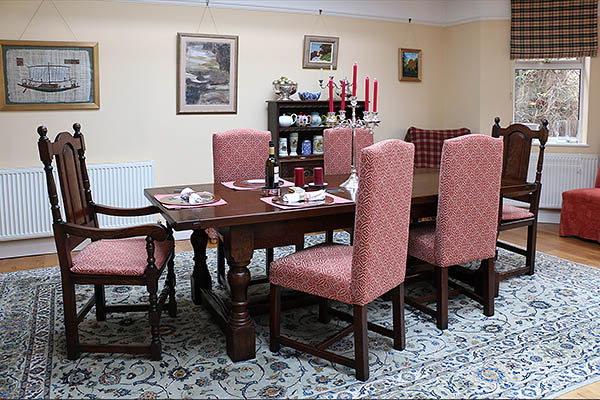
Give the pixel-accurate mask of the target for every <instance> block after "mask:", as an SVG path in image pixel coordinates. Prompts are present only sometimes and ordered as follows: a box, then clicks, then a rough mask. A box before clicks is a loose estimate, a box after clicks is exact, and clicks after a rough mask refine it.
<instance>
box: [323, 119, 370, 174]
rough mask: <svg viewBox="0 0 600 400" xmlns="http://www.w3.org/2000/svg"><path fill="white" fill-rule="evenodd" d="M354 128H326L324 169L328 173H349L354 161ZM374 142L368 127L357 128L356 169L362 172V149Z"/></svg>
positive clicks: (324, 133)
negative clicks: (352, 146) (352, 144)
mask: <svg viewBox="0 0 600 400" xmlns="http://www.w3.org/2000/svg"><path fill="white" fill-rule="evenodd" d="M351 143H352V129H351V128H342V129H325V130H324V131H323V146H324V147H323V148H324V151H325V152H324V153H323V170H324V172H325V173H326V174H327V175H338V174H349V173H350V165H351V163H352V148H351ZM372 144H373V135H372V134H371V133H369V130H368V129H357V130H356V143H354V150H355V152H356V170H357V171H358V172H359V173H360V151H361V150H362V149H363V148H365V147H367V146H370V145H372Z"/></svg>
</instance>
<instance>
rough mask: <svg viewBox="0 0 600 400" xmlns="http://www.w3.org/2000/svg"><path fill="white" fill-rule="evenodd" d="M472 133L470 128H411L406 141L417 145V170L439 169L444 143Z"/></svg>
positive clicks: (407, 132) (405, 138)
mask: <svg viewBox="0 0 600 400" xmlns="http://www.w3.org/2000/svg"><path fill="white" fill-rule="evenodd" d="M470 133H471V131H470V130H469V129H468V128H460V129H421V128H415V127H414V126H411V127H410V128H408V130H407V131H406V136H404V140H405V141H406V142H409V143H413V144H414V145H415V168H439V167H440V159H441V156H442V146H443V144H444V141H445V140H446V139H452V138H455V137H459V136H463V135H468V134H470Z"/></svg>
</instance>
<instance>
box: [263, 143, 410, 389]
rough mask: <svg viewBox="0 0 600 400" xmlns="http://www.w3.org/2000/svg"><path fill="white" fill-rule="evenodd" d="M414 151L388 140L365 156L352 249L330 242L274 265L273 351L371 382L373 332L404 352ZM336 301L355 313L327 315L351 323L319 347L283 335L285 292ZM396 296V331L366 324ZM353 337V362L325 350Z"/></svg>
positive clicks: (271, 299)
mask: <svg viewBox="0 0 600 400" xmlns="http://www.w3.org/2000/svg"><path fill="white" fill-rule="evenodd" d="M413 158H414V146H413V145H412V144H409V143H405V142H402V141H401V140H384V141H382V142H379V143H377V144H374V145H372V146H369V147H367V148H365V149H363V150H362V152H361V159H362V162H361V167H360V168H361V175H360V176H361V178H360V181H359V187H358V193H357V199H356V218H355V222H354V235H355V236H354V237H355V238H354V245H353V246H347V245H341V244H332V243H325V244H320V245H317V246H313V247H310V248H308V249H305V250H302V251H299V252H297V253H294V254H291V255H289V256H286V257H284V258H281V259H279V260H277V261H275V262H273V263H272V264H271V272H270V275H269V277H270V281H271V292H270V349H271V351H272V352H277V351H279V349H280V346H281V345H284V346H289V347H292V348H294V349H297V350H300V351H304V352H307V353H309V354H312V355H315V356H317V357H322V358H325V359H327V360H330V361H333V362H336V363H339V364H342V365H346V366H348V367H350V368H354V369H355V370H356V377H357V378H358V379H359V380H362V381H365V380H367V379H368V378H369V354H368V338H367V328H369V329H372V330H374V331H375V332H378V333H380V334H383V335H385V336H388V337H391V338H393V342H394V349H396V350H403V349H404V347H405V341H406V340H405V329H404V274H405V271H406V251H407V249H406V248H407V241H408V226H409V216H410V201H411V194H412V176H413V174H412V169H413ZM282 287H284V288H289V289H293V290H297V291H300V292H304V293H309V294H313V295H316V296H320V297H321V298H325V299H329V300H336V301H340V302H343V303H347V304H351V305H352V306H353V310H354V312H353V315H349V314H345V313H342V312H340V311H339V310H336V309H330V310H327V311H328V312H331V313H332V314H333V315H335V316H338V317H340V318H341V319H343V320H348V321H350V322H352V325H351V326H349V327H348V328H346V329H344V330H343V331H342V332H340V333H338V334H335V335H333V336H331V337H330V338H328V339H326V340H325V341H323V342H322V343H321V344H319V345H317V346H313V345H309V344H304V343H299V342H297V341H295V340H293V339H290V338H287V337H283V336H281V334H280V322H281V300H280V290H281V288H282ZM390 290H391V291H392V304H393V329H392V330H390V329H387V328H384V327H381V326H378V325H375V324H372V323H370V322H369V323H367V305H368V304H369V303H370V302H372V301H373V300H375V299H376V298H377V297H379V296H381V295H383V294H384V293H386V292H388V291H390ZM352 331H353V332H354V351H355V358H354V359H351V358H348V357H345V356H342V355H339V354H336V353H332V352H329V351H327V350H326V348H327V347H329V346H330V345H332V344H333V343H335V342H336V341H338V340H340V339H341V338H343V337H344V336H345V335H347V334H349V333H350V332H352Z"/></svg>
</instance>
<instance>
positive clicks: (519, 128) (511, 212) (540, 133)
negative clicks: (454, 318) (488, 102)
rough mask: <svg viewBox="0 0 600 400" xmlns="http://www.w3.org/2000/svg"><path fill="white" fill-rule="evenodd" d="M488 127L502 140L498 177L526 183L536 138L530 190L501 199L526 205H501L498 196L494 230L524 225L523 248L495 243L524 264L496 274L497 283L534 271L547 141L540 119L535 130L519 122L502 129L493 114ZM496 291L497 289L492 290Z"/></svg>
mask: <svg viewBox="0 0 600 400" xmlns="http://www.w3.org/2000/svg"><path fill="white" fill-rule="evenodd" d="M494 122H495V123H494V126H493V127H492V137H495V138H502V140H503V142H504V157H503V158H504V159H503V164H502V179H503V180H510V181H513V182H516V183H523V184H526V183H527V172H528V169H529V157H530V155H531V145H532V141H533V139H538V140H539V147H540V150H539V155H538V162H537V168H536V173H535V182H534V184H533V189H531V190H524V191H521V192H515V193H511V194H510V195H507V196H504V197H505V198H508V199H512V200H517V201H522V202H525V203H528V208H527V209H526V208H522V207H516V206H514V205H510V204H504V201H503V199H502V198H501V199H500V201H501V202H500V207H501V208H500V209H501V214H500V223H499V225H498V232H502V231H505V230H509V229H514V228H520V227H522V226H526V227H527V248H525V249H524V248H522V247H518V246H515V245H513V244H511V243H506V242H504V241H501V240H499V241H498V243H497V245H498V247H501V248H503V249H506V250H509V251H512V252H515V253H517V254H521V255H523V256H525V266H524V267H522V268H516V269H513V270H509V271H506V272H502V273H497V274H496V275H497V280H498V282H500V281H502V280H504V279H508V278H510V277H513V276H518V275H523V274H528V275H533V273H534V271H535V247H536V237H537V220H538V211H539V206H540V194H541V191H542V167H543V166H544V150H545V148H546V142H547V140H548V121H546V120H544V121H542V126H541V128H540V129H539V130H537V131H536V130H532V129H530V128H528V127H527V126H525V125H523V124H512V125H509V126H507V127H506V128H501V127H500V118H498V117H496V118H495V120H494ZM496 290H497V289H496Z"/></svg>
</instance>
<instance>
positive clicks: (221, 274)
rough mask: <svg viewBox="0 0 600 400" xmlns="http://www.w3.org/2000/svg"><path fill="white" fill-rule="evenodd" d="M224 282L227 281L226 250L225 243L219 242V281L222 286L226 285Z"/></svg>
mask: <svg viewBox="0 0 600 400" xmlns="http://www.w3.org/2000/svg"><path fill="white" fill-rule="evenodd" d="M224 280H226V276H225V250H224V248H223V242H221V241H220V240H218V241H217V281H219V283H220V284H221V285H223V284H224Z"/></svg>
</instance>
